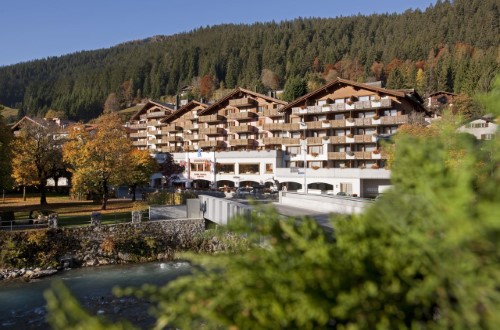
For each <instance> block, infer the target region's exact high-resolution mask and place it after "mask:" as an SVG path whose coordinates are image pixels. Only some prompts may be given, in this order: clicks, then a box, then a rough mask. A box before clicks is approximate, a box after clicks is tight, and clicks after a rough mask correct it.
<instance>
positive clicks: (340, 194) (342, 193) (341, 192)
mask: <svg viewBox="0 0 500 330" xmlns="http://www.w3.org/2000/svg"><path fill="white" fill-rule="evenodd" d="M337 196H346V197H347V196H351V195H349V194H348V193H346V192H344V191H339V192H338V193H337Z"/></svg>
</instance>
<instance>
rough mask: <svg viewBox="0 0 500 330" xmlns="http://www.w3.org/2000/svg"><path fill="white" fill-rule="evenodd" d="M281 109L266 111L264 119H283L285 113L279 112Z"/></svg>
mask: <svg viewBox="0 0 500 330" xmlns="http://www.w3.org/2000/svg"><path fill="white" fill-rule="evenodd" d="M278 110H279V109H265V110H264V112H263V114H264V117H270V118H273V117H283V115H284V113H282V112H278Z"/></svg>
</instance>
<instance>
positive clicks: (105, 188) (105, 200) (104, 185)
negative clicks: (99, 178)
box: [101, 180, 108, 210]
mask: <svg viewBox="0 0 500 330" xmlns="http://www.w3.org/2000/svg"><path fill="white" fill-rule="evenodd" d="M102 191H103V192H104V194H103V195H102V207H101V210H105V209H106V205H107V204H108V181H107V180H104V181H103V182H102Z"/></svg>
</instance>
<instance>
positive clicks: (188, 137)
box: [184, 134, 202, 141]
mask: <svg viewBox="0 0 500 330" xmlns="http://www.w3.org/2000/svg"><path fill="white" fill-rule="evenodd" d="M201 139H202V137H201V136H200V135H198V134H186V135H184V140H189V141H199V140H201Z"/></svg>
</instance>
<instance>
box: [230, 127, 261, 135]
mask: <svg viewBox="0 0 500 330" xmlns="http://www.w3.org/2000/svg"><path fill="white" fill-rule="evenodd" d="M257 130H258V129H257V127H255V126H252V125H239V126H230V127H229V131H230V132H231V133H253V132H256V131H257Z"/></svg>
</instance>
